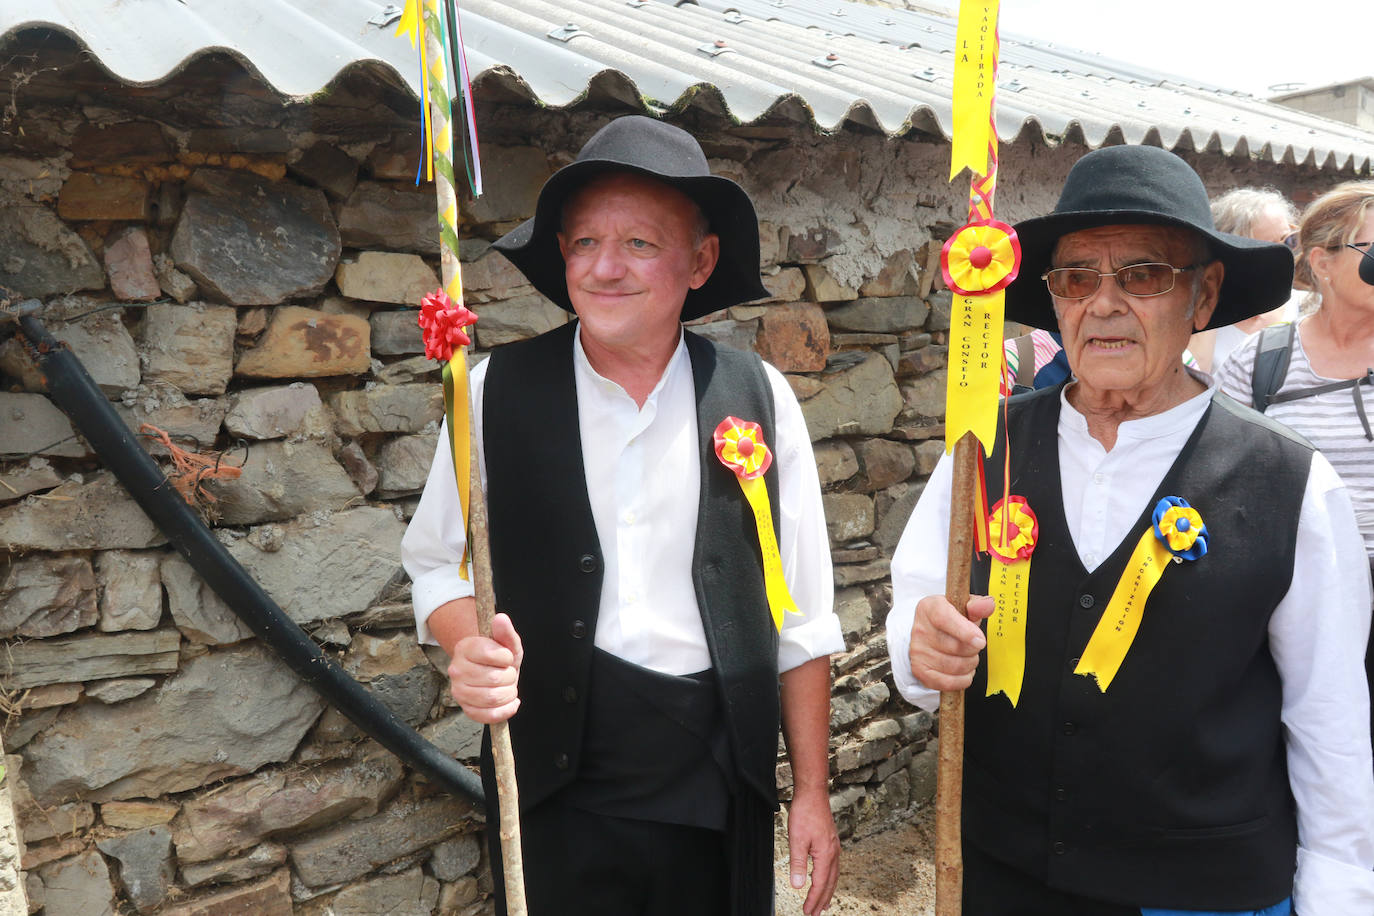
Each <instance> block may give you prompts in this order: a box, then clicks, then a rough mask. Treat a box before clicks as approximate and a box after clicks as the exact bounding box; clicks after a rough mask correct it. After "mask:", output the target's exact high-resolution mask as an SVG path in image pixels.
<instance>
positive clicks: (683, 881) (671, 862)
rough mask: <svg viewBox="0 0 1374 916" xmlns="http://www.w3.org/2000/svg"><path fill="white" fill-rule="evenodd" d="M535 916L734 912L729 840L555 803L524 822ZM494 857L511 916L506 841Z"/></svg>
mask: <svg viewBox="0 0 1374 916" xmlns="http://www.w3.org/2000/svg"><path fill="white" fill-rule="evenodd" d="M520 829H521V853H522V855H523V857H524V862H525V899H526V902H527V903H528V904H529V912H530V916H715V914H723V913H729V912H730V896H729V890H730V885H729V873H728V868H727V856H726V839H725V837H726V835H725V833H723V832H721V831H718V830H708V829H706V828H704V827H684V826H680V825H677V824H661V823H655V822H653V821H640V820H633V819H630V818H623V817H612V816H609V815H604V814H593V813H591V812H589V811H583V810H581V809H579V808H574V807H572V806H571V805H568V804H565V803H564V802H562V801H560V800H559V799H558V798H557V797H556V796H555V797H554V798H552V799H550V800H548V801H546V802H542V803H540V804H539V805H536V806H535V807H534V808H533V809H531V810H530V811H527V812H525V814H524V815H523V816H522V817H521V818H520ZM487 835H488V852H489V853H490V854H491V857H492V859H491V861H492V878H493V880H494V881H495V885H496V900H497V914H498V916H505V912H506V908H505V900H504V893H503V883H502V882H503V880H504V879H503V877H502V869H501V868H500V850H499V846H500V840H499V838H498V836H497V831H496V830H495V829H489V830H488V831H487Z"/></svg>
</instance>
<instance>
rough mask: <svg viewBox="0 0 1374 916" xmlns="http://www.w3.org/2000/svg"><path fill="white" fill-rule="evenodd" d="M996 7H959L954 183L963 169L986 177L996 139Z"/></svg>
mask: <svg viewBox="0 0 1374 916" xmlns="http://www.w3.org/2000/svg"><path fill="white" fill-rule="evenodd" d="M997 7H998V0H984V2H982V3H971V2H969V0H963V2H962V3H960V4H959V26H958V30H957V31H956V33H955V36H954V133H953V137H952V138H951V144H952V145H953V151H952V154H951V158H950V167H949V177H950V179H951V180H953V179H954V176H955V175H958V174H959V172H960V171H961V170H962V169H964V168H969V169H972V170H973V171H974V172H976V173H978V174H979V175H981V174H983V173H984V172H985V171H986V170H987V163H988V147H989V145H990V144H993V143H995V142H996V140H997V135H996V133H994V131H993V129H992V100H993V93H994V89H995V86H996V83H997ZM990 208H991V205H990V204H989V209H990Z"/></svg>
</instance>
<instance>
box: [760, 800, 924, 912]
mask: <svg viewBox="0 0 1374 916" xmlns="http://www.w3.org/2000/svg"><path fill="white" fill-rule="evenodd" d="M934 818H935V807H934V806H933V805H927V806H925V807H924V808H922V809H921V810H919V811H917V812H916V813H915V814H913V815H911V817H910V818H909V819H907V820H904V821H901V822H899V823H897V824H895V825H893V826H892V827H891V828H889V829H887V830H884V831H883V832H882V833H878V834H874V835H873V836H870V837H865V838H864V839H861V840H846V841H845V842H844V843H843V845H842V848H841V851H840V884H839V888H838V889H837V890H836V891H835V896H834V898H833V899H832V900H831V903H830V909H829V910H828V911H827V916H930V914H933V913H934V912H935V866H934V848H935V819H934ZM779 848H780V850H781V856H780V857H779V858H778V860H777V867H776V869H775V875H776V879H775V880H776V885H775V886H776V887H777V910H776V913H777V916H801V904H802V900H803V899H804V897H803V894H802V893H801V892H798V891H794V890H792V886H791V884H789V883H788V868H787V843H786V840H785V839H784V840H783V841H782V842H781V843H780V844H779Z"/></svg>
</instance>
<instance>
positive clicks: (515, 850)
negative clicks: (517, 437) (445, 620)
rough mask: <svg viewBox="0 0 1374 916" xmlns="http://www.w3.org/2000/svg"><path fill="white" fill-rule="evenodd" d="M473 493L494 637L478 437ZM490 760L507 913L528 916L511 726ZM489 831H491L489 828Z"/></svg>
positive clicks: (477, 559)
mask: <svg viewBox="0 0 1374 916" xmlns="http://www.w3.org/2000/svg"><path fill="white" fill-rule="evenodd" d="M471 441H472V491H471V493H470V494H469V495H468V520H469V523H470V528H471V532H470V537H471V538H472V541H471V544H470V547H471V550H472V578H473V586H474V588H475V589H476V592H477V596H476V597H477V629H478V632H479V633H481V634H482V635H483V636H490V635H491V619H492V617H493V616H495V608H496V594H495V592H494V591H493V590H492V584H491V550H490V548H489V547H488V543H487V497H486V494H485V493H484V492H482V486H481V483H482V481H481V475H480V472H479V468H480V465H479V464H478V460H477V444H476V443H477V437H476V436H475V435H474V436H473V437H472V440H471ZM491 756H492V761H493V764H494V768H495V771H496V797H497V799H498V805H499V808H500V812H499V818H498V829H499V831H500V837H501V859H502V867H503V874H504V875H505V879H506V913H507V914H508V916H525V913H526V905H525V864H524V856H523V855H522V853H521V851H520V793H519V789H518V788H517V787H516V783H515V752H514V750H513V749H512V748H511V743H510V723H508V722H497V723H496V724H495V725H493V726H491ZM487 829H488V830H490V829H492V825H491V824H488V825H487Z"/></svg>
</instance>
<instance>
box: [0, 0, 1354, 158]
mask: <svg viewBox="0 0 1374 916" xmlns="http://www.w3.org/2000/svg"><path fill="white" fill-rule="evenodd" d="M18 5H19V4H14V3H6V4H0V36H8V35H9V34H11V33H14V32H17V31H19V30H24V29H29V28H54V29H58V30H61V31H63V32H66V33H68V34H70V35H71V36H73V38H74V39H75V40H76V41H78V42H80V43H81V44H83V45H84V46H85V47H87V48H88V49H89V50H90V51H91V52H92V54H93V55H94V56H95V57H96V58H97V59H98V60H99V61H100V62H101V63H102V64H103V65H104V66H105V67H106V68H107V69H109V70H110V72H111V73H112V74H114V75H115V76H116V77H117V78H118V79H120V80H122V81H124V82H127V83H131V84H152V83H159V82H162V81H164V80H166V79H168V78H170V77H171V76H172V75H174V74H175V73H176V72H177V71H178V70H179V69H180V68H181V67H183V66H185V65H186V63H187V62H189V61H190V60H193V59H195V58H196V57H197V56H199V55H202V54H206V53H209V52H212V51H222V52H226V53H229V54H231V55H233V56H235V57H236V58H238V59H239V60H241V61H242V62H243V63H244V65H245V66H247V67H248V68H250V69H251V70H254V71H256V72H257V73H258V74H260V75H261V76H262V78H263V79H264V80H265V81H266V82H267V83H269V84H270V85H271V86H273V87H274V88H275V89H276V90H277V91H279V92H281V93H282V94H284V95H286V96H291V97H300V96H307V95H310V94H312V93H314V92H317V91H318V90H319V89H321V88H323V87H324V86H326V85H327V84H328V83H329V82H330V81H331V80H332V79H333V78H334V77H335V76H337V74H338V73H339V71H340V70H343V69H345V68H347V67H349V66H350V65H352V64H355V63H358V62H361V61H379V62H381V63H383V64H385V65H387V66H389V67H391V68H392V69H393V70H394V71H395V72H396V73H397V74H398V75H399V76H400V78H401V79H402V80H404V81H405V82H406V83H407V84H409V85H410V86H411V88H412V89H414V88H415V87H416V85H417V80H418V76H419V66H418V63H417V61H416V59H415V55H414V52H412V51H411V49H410V46H409V44H408V43H407V42H405V41H404V40H402V39H398V38H396V37H394V35H393V32H394V29H395V26H394V25H393V24H390V23H388V24H379V23H383V22H384V21H385V20H386V19H387V18H388V17H387V15H386V10H387V8H388V7H389V6H391V4H388V3H384V2H380V0H234V2H224V0H58V2H54V3H49V4H45V5H41V6H40V5H38V4H26V5H25V6H26V7H27V9H25V10H22V11H21V10H19V9H17V8H16V7H17V6H18ZM459 6H460V9H461V11H462V16H463V36H464V41H465V42H466V44H467V47H468V60H469V65H470V67H471V72H472V73H473V74H474V75H475V76H476V78H477V79H478V81H479V83H491V82H495V83H497V84H498V85H501V86H502V87H504V88H505V89H508V90H510V91H514V92H517V93H521V94H523V95H525V96H526V97H528V98H530V99H532V100H538V101H539V102H541V103H543V104H547V105H552V106H563V105H568V104H570V103H573V102H575V101H577V100H578V99H579V98H581V97H583V96H584V95H585V94H586V93H587V92H588V91H589V87H595V88H599V89H600V90H602V91H609V92H612V93H613V94H615V95H617V96H619V97H621V98H624V99H626V100H628V101H631V102H633V103H637V104H639V105H640V106H641V107H642V108H643V109H644V110H646V111H650V112H662V111H664V110H667V109H670V108H674V107H677V106H686V105H703V106H705V107H707V108H723V109H724V112H723V113H725V114H726V115H728V116H729V117H731V118H734V119H736V120H738V121H740V122H745V123H748V122H753V121H755V120H757V119H759V118H761V117H764V116H778V117H783V118H786V119H793V120H802V121H810V122H812V123H814V124H815V125H816V126H817V127H819V128H821V129H825V130H830V129H834V128H836V127H838V126H840V125H841V124H843V123H845V122H846V121H848V122H852V123H855V124H860V125H865V126H868V127H871V128H874V129H877V130H882V131H884V132H886V133H888V134H892V135H897V134H903V133H906V132H908V131H910V130H912V129H916V130H920V131H924V132H927V133H933V134H939V135H942V136H944V137H948V136H949V131H950V125H951V117H950V94H951V88H952V82H951V81H952V73H953V65H952V59H953V54H952V50H953V44H954V20H953V19H952V18H950V17H949V16H944V15H940V14H938V13H935V12H922V11H918V10H896V9H887V8H882V7H873V6H867V5H863V4H858V3H853V2H848V0H695V2H691V0H688V2H683V3H681V4H680V5H678V4H675V3H674V2H672V0H462V2H460V4H459ZM703 90H705V91H703ZM997 128H998V133H999V134H1000V135H1001V137H1002V139H1003V140H1004V141H1014V140H1015V139H1016V138H1018V137H1021V136H1022V135H1023V133H1024V132H1026V131H1030V132H1031V133H1032V135H1040V136H1042V137H1044V138H1045V139H1046V140H1047V141H1048V142H1051V143H1055V142H1058V141H1060V140H1064V139H1069V140H1076V141H1080V142H1082V143H1084V144H1086V145H1087V146H1089V147H1096V146H1099V145H1101V144H1103V143H1104V142H1111V141H1113V140H1116V139H1117V138H1120V139H1122V140H1125V141H1126V142H1128V143H1141V142H1158V143H1160V144H1162V145H1164V146H1166V147H1169V148H1173V147H1176V146H1178V145H1180V144H1183V145H1185V146H1191V147H1193V148H1195V149H1212V150H1218V151H1220V152H1223V153H1225V154H1227V155H1235V156H1244V155H1252V156H1256V157H1260V158H1268V159H1272V160H1275V161H1282V160H1284V159H1291V160H1292V161H1296V162H1304V161H1307V162H1310V163H1311V164H1314V165H1316V166H1318V167H1322V168H1342V167H1347V166H1349V167H1353V168H1354V169H1356V170H1360V171H1365V170H1368V169H1369V167H1370V157H1371V155H1372V154H1374V133H1370V132H1368V131H1364V130H1360V129H1358V128H1356V127H1353V126H1351V125H1345V124H1341V123H1338V122H1333V121H1330V120H1327V119H1324V118H1321V117H1318V116H1315V115H1311V114H1307V113H1304V112H1299V111H1295V110H1292V109H1288V108H1284V107H1282V106H1279V105H1275V104H1272V103H1270V102H1266V101H1264V100H1261V99H1257V98H1254V97H1253V96H1249V95H1246V94H1243V93H1237V92H1230V91H1226V90H1222V89H1218V88H1216V87H1210V86H1206V85H1201V84H1198V83H1196V82H1195V81H1189V80H1187V79H1186V78H1184V77H1180V76H1171V75H1168V74H1163V73H1158V72H1154V71H1150V70H1148V69H1144V68H1141V67H1136V66H1133V65H1128V64H1123V63H1119V62H1114V61H1111V60H1108V59H1105V58H1103V57H1101V56H1100V55H1096V54H1087V53H1084V52H1080V51H1075V50H1072V49H1066V48H1059V47H1056V46H1053V45H1047V44H1041V43H1036V42H1032V41H1025V40H1019V39H1017V38H1016V37H1015V36H1011V35H1004V36H1002V65H1001V72H1000V73H999V80H998V111H997Z"/></svg>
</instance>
